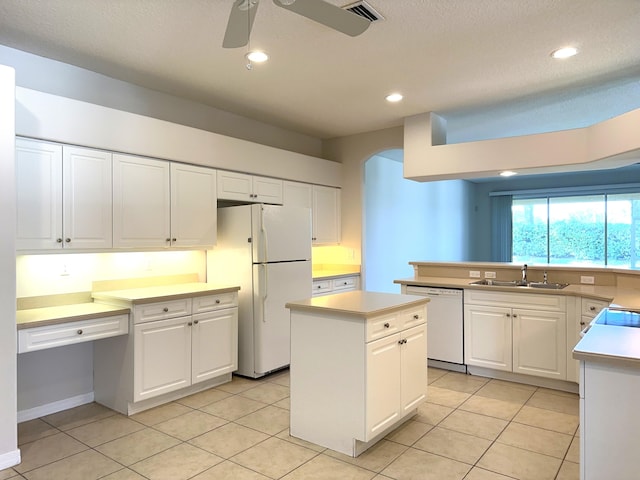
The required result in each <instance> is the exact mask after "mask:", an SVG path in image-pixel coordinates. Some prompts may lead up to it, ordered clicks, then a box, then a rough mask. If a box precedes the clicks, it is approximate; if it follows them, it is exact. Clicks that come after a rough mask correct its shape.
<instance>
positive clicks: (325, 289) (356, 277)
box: [311, 265, 361, 297]
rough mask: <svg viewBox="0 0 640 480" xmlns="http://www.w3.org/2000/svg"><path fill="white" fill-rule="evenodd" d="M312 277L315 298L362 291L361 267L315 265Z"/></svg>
mask: <svg viewBox="0 0 640 480" xmlns="http://www.w3.org/2000/svg"><path fill="white" fill-rule="evenodd" d="M312 275H313V287H312V292H311V294H312V295H313V296H314V297H316V296H320V295H329V294H332V293H341V292H350V291H353V290H359V289H360V283H361V282H360V266H359V265H344V266H336V265H329V266H324V265H314V267H313V274H312Z"/></svg>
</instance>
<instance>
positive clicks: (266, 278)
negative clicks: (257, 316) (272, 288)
mask: <svg viewBox="0 0 640 480" xmlns="http://www.w3.org/2000/svg"><path fill="white" fill-rule="evenodd" d="M267 267H268V265H265V264H262V270H263V271H264V283H263V286H264V290H263V292H264V293H263V294H262V304H263V305H264V302H266V301H267V296H268V295H269V293H268V292H269V269H268V268H267ZM262 321H263V322H266V321H267V319H266V315H263V316H262Z"/></svg>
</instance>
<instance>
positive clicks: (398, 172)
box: [364, 151, 473, 293]
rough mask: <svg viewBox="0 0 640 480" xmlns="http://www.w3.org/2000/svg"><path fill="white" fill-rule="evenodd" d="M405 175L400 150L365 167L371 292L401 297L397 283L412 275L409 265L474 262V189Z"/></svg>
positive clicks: (367, 280)
mask: <svg viewBox="0 0 640 480" xmlns="http://www.w3.org/2000/svg"><path fill="white" fill-rule="evenodd" d="M398 152H399V153H398ZM389 154H391V156H393V157H397V160H396V159H390V158H388V156H389ZM402 172H403V166H402V152H401V151H395V152H384V153H382V154H381V155H376V156H373V157H372V158H370V159H369V160H367V162H366V164H365V169H364V178H365V201H364V216H365V221H364V224H365V234H364V252H365V253H364V264H365V266H366V268H365V285H366V289H367V290H373V291H379V292H395V293H400V285H396V284H394V283H393V280H395V279H399V278H406V277H411V276H413V268H412V267H411V266H410V265H409V264H408V262H410V261H467V260H469V259H470V258H469V257H470V255H471V253H470V248H469V247H470V235H471V232H470V228H469V225H470V221H471V220H470V217H471V215H472V213H471V210H472V203H471V202H472V200H473V195H471V193H472V191H473V186H472V185H471V184H469V182H465V181H463V180H450V181H442V182H429V183H419V182H414V181H411V180H406V179H405V178H403V176H402Z"/></svg>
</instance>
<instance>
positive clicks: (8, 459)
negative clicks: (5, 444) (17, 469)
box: [0, 448, 22, 470]
mask: <svg viewBox="0 0 640 480" xmlns="http://www.w3.org/2000/svg"><path fill="white" fill-rule="evenodd" d="M21 461H22V459H21V458H20V449H19V448H18V449H16V450H12V451H11V452H7V453H2V454H0V470H4V469H5V468H9V467H13V466H15V465H18V464H19V463H20V462H21Z"/></svg>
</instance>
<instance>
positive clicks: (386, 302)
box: [285, 290, 429, 318]
mask: <svg viewBox="0 0 640 480" xmlns="http://www.w3.org/2000/svg"><path fill="white" fill-rule="evenodd" d="M428 302H429V299H428V298H426V297H419V296H416V295H400V294H397V293H381V292H367V291H364V290H356V291H352V292H344V293H335V294H333V295H322V296H319V297H311V298H307V299H304V300H299V301H294V302H288V303H287V304H286V305H285V306H286V308H289V309H291V310H309V311H316V312H324V313H333V314H341V315H353V316H358V317H362V318H368V317H371V316H375V315H380V314H383V313H390V312H393V311H396V310H400V309H403V308H407V307H413V306H419V305H424V304H426V303H428Z"/></svg>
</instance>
